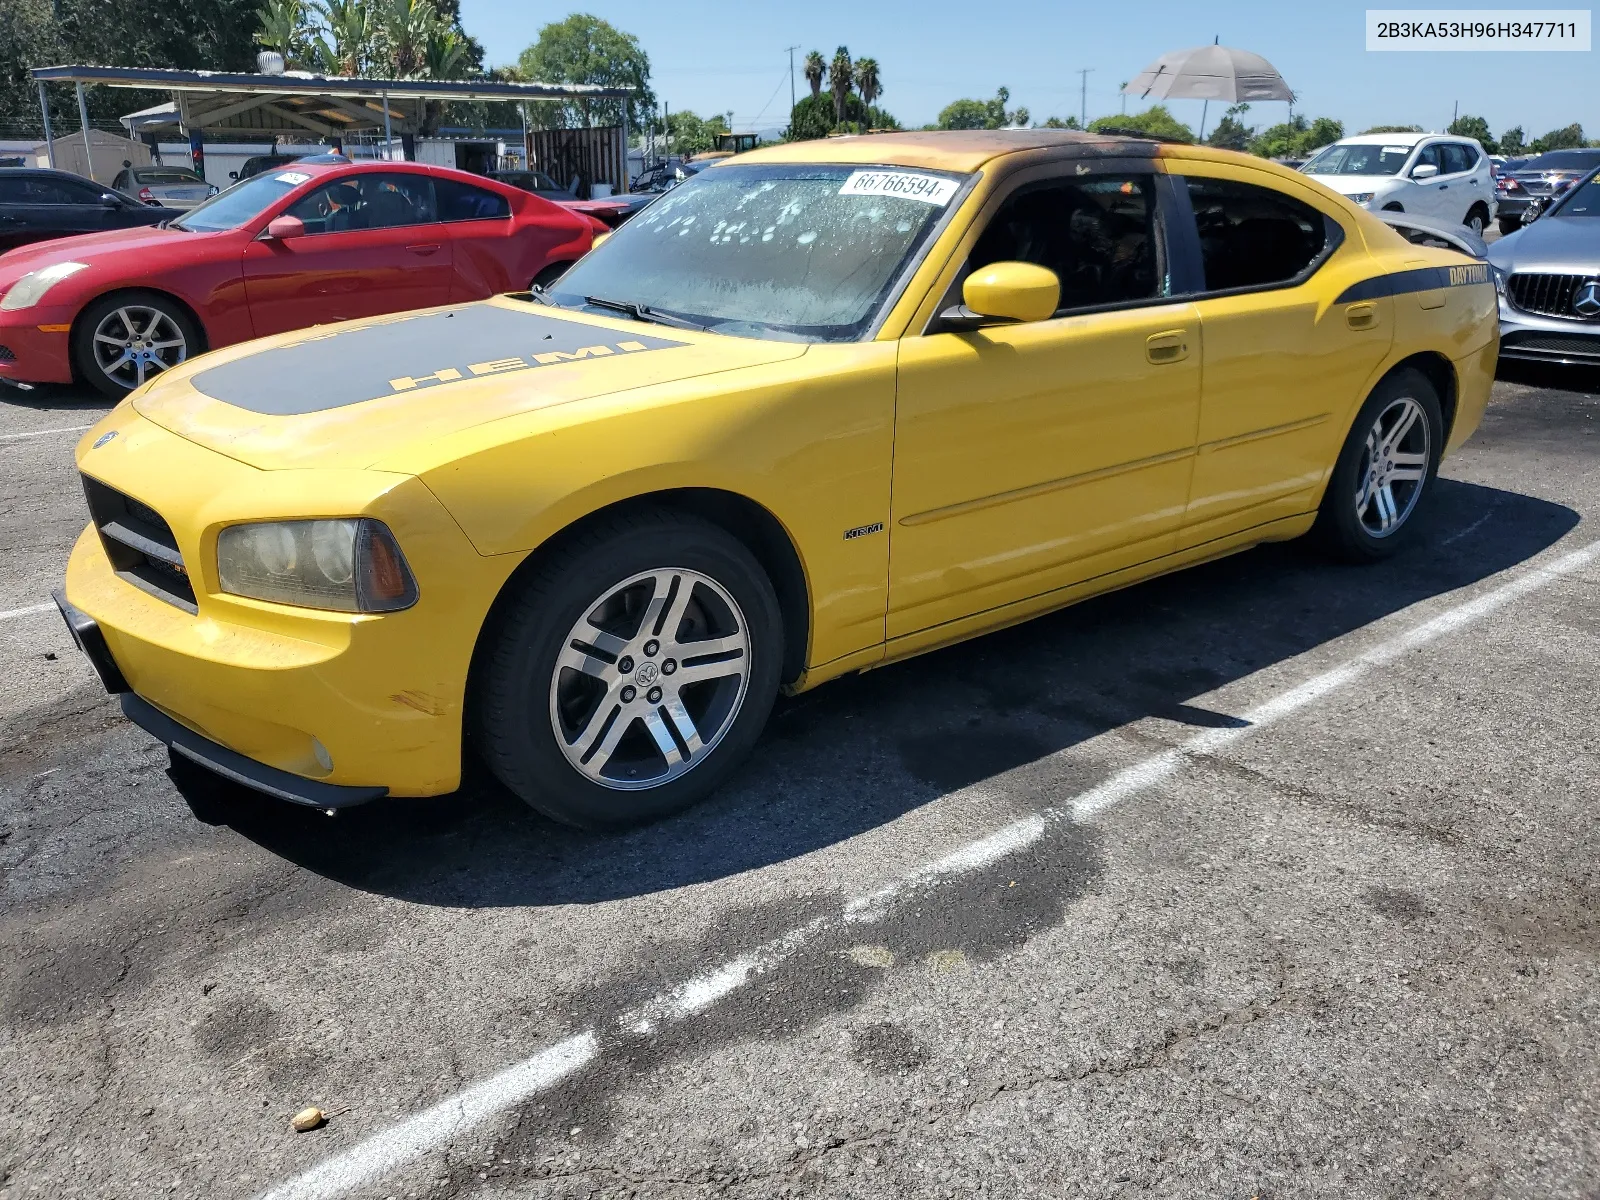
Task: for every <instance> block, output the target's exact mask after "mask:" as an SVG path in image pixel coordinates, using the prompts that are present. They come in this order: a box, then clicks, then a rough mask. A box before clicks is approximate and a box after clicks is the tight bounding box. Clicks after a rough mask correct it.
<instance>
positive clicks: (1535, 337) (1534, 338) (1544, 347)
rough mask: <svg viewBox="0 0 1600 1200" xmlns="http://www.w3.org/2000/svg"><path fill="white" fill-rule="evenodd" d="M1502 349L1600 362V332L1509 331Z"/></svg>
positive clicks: (1501, 346)
mask: <svg viewBox="0 0 1600 1200" xmlns="http://www.w3.org/2000/svg"><path fill="white" fill-rule="evenodd" d="M1500 349H1501V350H1502V351H1503V352H1504V353H1506V354H1511V355H1519V354H1527V355H1529V356H1530V357H1532V356H1540V357H1544V356H1549V357H1551V358H1588V359H1594V360H1595V361H1596V362H1600V333H1531V332H1516V333H1508V334H1506V336H1505V337H1504V338H1503V339H1502V340H1501V342H1500Z"/></svg>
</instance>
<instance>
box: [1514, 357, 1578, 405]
mask: <svg viewBox="0 0 1600 1200" xmlns="http://www.w3.org/2000/svg"><path fill="white" fill-rule="evenodd" d="M1495 378H1496V379H1502V380H1504V381H1505V382H1507V383H1519V384H1522V385H1524V386H1526V387H1536V388H1547V389H1549V390H1550V391H1552V392H1570V393H1573V394H1575V395H1579V396H1600V367H1571V366H1564V365H1562V364H1559V363H1542V362H1528V361H1525V360H1522V359H1515V358H1502V359H1501V360H1500V362H1499V365H1498V366H1496V368H1495Z"/></svg>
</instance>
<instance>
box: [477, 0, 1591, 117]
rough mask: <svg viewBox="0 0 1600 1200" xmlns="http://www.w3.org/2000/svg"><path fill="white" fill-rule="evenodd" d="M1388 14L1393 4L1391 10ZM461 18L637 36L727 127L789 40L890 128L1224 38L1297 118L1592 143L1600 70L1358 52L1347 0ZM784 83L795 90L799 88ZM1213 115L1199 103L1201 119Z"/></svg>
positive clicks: (507, 36)
mask: <svg viewBox="0 0 1600 1200" xmlns="http://www.w3.org/2000/svg"><path fill="white" fill-rule="evenodd" d="M1412 2H1413V3H1418V2H1422V0H1412ZM1499 2H1500V3H1502V4H1506V0H1499ZM1387 3H1389V4H1392V5H1393V6H1395V7H1399V3H1398V2H1397V0H1387ZM1435 3H1437V0H1435ZM461 7H462V19H463V23H464V24H465V26H466V28H467V29H468V31H469V32H471V33H472V34H473V35H474V36H475V37H477V38H478V39H479V40H480V41H482V42H483V43H484V46H485V47H486V49H487V51H488V59H489V62H490V63H494V64H498V63H503V62H510V61H513V60H515V58H516V57H517V55H518V54H519V53H520V52H521V51H522V49H523V47H524V46H526V45H528V44H529V43H530V42H532V41H534V40H536V39H537V37H538V34H539V29H540V27H541V26H542V25H544V24H545V23H546V22H549V21H552V20H559V19H561V18H562V17H564V16H566V15H567V13H569V12H571V11H588V12H593V13H595V14H596V15H598V16H601V17H604V18H605V19H606V20H608V21H610V22H611V23H612V24H614V25H616V26H618V27H619V28H621V29H624V30H626V31H628V32H629V33H632V34H634V35H635V36H636V37H638V38H639V40H640V41H641V42H642V43H643V45H644V47H645V49H646V51H647V52H648V53H649V55H650V61H651V64H652V74H653V80H654V84H655V89H656V92H657V95H658V96H660V97H661V98H662V99H664V100H666V101H667V103H668V104H670V105H671V106H672V107H673V108H674V109H678V108H689V109H693V110H694V111H696V112H698V113H700V114H702V115H705V114H707V113H711V112H723V111H727V110H729V109H732V110H733V112H734V124H735V127H736V128H764V127H767V126H774V125H776V126H781V125H783V124H784V123H785V121H786V119H787V113H788V106H789V69H788V56H787V55H786V54H785V53H784V47H785V46H789V45H794V44H799V45H800V47H801V49H800V51H797V52H796V56H795V57H796V64H797V73H798V62H799V59H800V57H801V55H802V54H803V53H804V52H805V51H806V50H811V49H818V50H821V51H822V52H823V53H824V54H825V55H829V56H831V54H832V52H833V49H834V47H835V46H837V45H839V44H840V43H841V42H842V43H844V44H846V45H848V46H849V48H850V51H851V53H852V54H853V55H855V56H857V57H859V56H861V55H864V54H870V55H872V56H873V57H875V58H876V59H877V60H878V62H879V64H880V66H881V69H882V73H883V79H884V95H883V98H882V100H881V101H880V103H881V104H882V105H883V106H884V107H885V108H887V109H888V110H889V111H890V112H892V113H894V114H895V116H896V117H898V118H899V119H900V121H901V122H902V123H903V124H906V125H921V124H924V123H926V122H929V121H932V120H933V119H934V117H935V116H936V115H937V113H938V111H939V109H940V108H942V107H943V106H944V105H945V104H947V103H948V102H949V101H951V100H953V99H956V98H957V97H960V96H973V97H985V96H990V95H993V93H994V90H995V88H996V87H998V86H1000V85H1002V84H1003V85H1005V86H1007V87H1009V88H1010V89H1011V99H1012V103H1013V104H1022V105H1026V106H1027V107H1028V108H1029V109H1030V110H1031V112H1032V115H1033V119H1034V120H1036V121H1039V120H1043V119H1044V118H1045V117H1047V116H1051V115H1056V116H1062V117H1065V116H1068V115H1070V114H1075V113H1077V112H1078V109H1079V80H1078V75H1077V70H1078V68H1080V67H1092V68H1093V71H1092V72H1091V74H1090V75H1089V77H1088V89H1089V94H1088V109H1089V116H1090V117H1091V118H1092V117H1095V116H1099V115H1103V114H1105V113H1110V112H1117V111H1119V110H1120V108H1121V104H1122V97H1121V96H1120V95H1119V94H1118V92H1117V87H1118V84H1119V83H1120V82H1122V81H1123V80H1126V79H1130V78H1132V77H1133V76H1134V75H1135V74H1137V73H1138V71H1139V70H1140V69H1141V68H1142V67H1144V66H1145V65H1146V64H1147V63H1148V62H1149V61H1150V60H1151V59H1154V58H1155V57H1156V56H1158V55H1159V54H1161V53H1162V52H1164V51H1167V50H1174V49H1180V48H1182V47H1185V46H1193V45H1200V44H1202V43H1206V42H1210V41H1211V40H1212V38H1213V37H1215V36H1217V35H1221V38H1222V42H1223V44H1224V45H1230V46H1238V47H1241V48H1244V49H1248V50H1253V51H1255V52H1256V53H1258V54H1262V55H1265V56H1266V57H1267V58H1268V59H1269V60H1270V61H1271V62H1272V63H1273V64H1274V65H1275V66H1276V67H1277V68H1278V70H1279V71H1280V72H1281V73H1282V74H1283V76H1284V78H1285V79H1287V80H1288V81H1289V86H1290V87H1292V88H1294V89H1295V90H1296V91H1297V92H1298V93H1299V94H1300V96H1301V101H1300V105H1299V106H1298V107H1299V108H1300V110H1301V111H1304V112H1305V113H1307V114H1308V115H1311V116H1321V115H1327V116H1333V117H1337V118H1339V119H1340V120H1342V121H1344V123H1345V127H1346V129H1347V130H1348V131H1350V132H1352V133H1353V132H1355V131H1356V130H1359V129H1363V128H1366V127H1367V126H1369V125H1376V124H1380V123H1381V124H1418V125H1421V126H1423V127H1424V128H1426V129H1442V128H1444V126H1445V125H1447V124H1448V123H1449V121H1450V115H1451V111H1452V108H1453V106H1454V104H1455V102H1456V101H1458V100H1459V101H1460V103H1461V110H1462V111H1463V112H1470V113H1476V114H1477V115H1480V116H1483V117H1485V118H1487V119H1488V121H1489V126H1490V128H1491V129H1492V130H1493V131H1494V132H1495V133H1496V134H1498V133H1499V132H1500V131H1501V130H1502V129H1504V128H1506V127H1507V126H1510V125H1518V124H1520V125H1521V126H1522V127H1523V129H1524V130H1525V132H1526V133H1527V135H1528V136H1529V137H1530V138H1532V137H1535V136H1537V135H1538V134H1540V133H1543V132H1545V131H1546V130H1548V129H1551V128H1554V127H1556V126H1560V125H1566V124H1569V123H1570V122H1572V121H1578V122H1581V123H1582V124H1583V126H1584V128H1585V129H1586V130H1587V131H1588V134H1589V136H1590V137H1591V138H1595V137H1600V99H1597V97H1600V86H1597V84H1600V62H1597V61H1596V54H1595V52H1594V51H1590V52H1588V53H1534V52H1524V53H1471V54H1456V53H1368V51H1367V50H1366V44H1365V43H1366V39H1365V33H1364V25H1363V13H1364V11H1365V9H1366V7H1367V5H1366V4H1363V3H1350V2H1349V0H1323V2H1321V3H1304V2H1297V0H1275V2H1272V3H1265V2H1261V0H1234V2H1232V3H1228V4H1213V5H1201V4H1195V3H1177V2H1171V0H1141V2H1139V3H1118V2H1117V0H1109V2H1105V0H1102V2H1099V3H1093V4H1089V3H1082V2H1081V0H1080V2H1068V0H1006V2H1005V3H997V2H994V0H989V2H987V3H972V2H971V0H967V2H965V3H955V2H954V0H918V2H917V3H889V2H884V0H880V2H879V3H875V4H874V3H862V2H860V0H856V2H854V3H843V2H841V0H802V2H800V3H794V4H782V5H779V4H770V3H761V2H754V3H752V2H750V0H743V2H741V3H730V2H722V3H717V2H710V0H707V2H699V3H696V2H691V0H605V2H603V3H594V4H590V5H587V6H584V7H581V8H576V9H574V8H572V7H566V6H560V5H557V6H550V5H547V4H531V3H528V0H462V5H461ZM1439 7H1441V8H1442V7H1446V6H1445V5H1443V4H1439ZM1463 7H1464V6H1463ZM1507 7H1524V8H1527V7H1533V6H1532V5H1520V6H1519V5H1515V4H1509V5H1507ZM1450 11H1452V12H1455V11H1459V10H1458V9H1452V10H1450ZM796 86H797V88H798V89H799V90H800V92H801V94H804V91H805V80H804V79H803V78H797V83H796ZM1129 103H1130V104H1133V103H1134V101H1133V100H1132V99H1131V98H1130V100H1129ZM1172 107H1173V109H1174V111H1175V112H1176V113H1177V115H1178V117H1179V118H1180V119H1181V120H1184V121H1187V122H1188V123H1189V124H1190V125H1191V126H1196V125H1198V123H1199V119H1200V102H1199V101H1198V100H1192V101H1177V102H1174V103H1173V105H1172ZM1130 111H1133V110H1132V109H1131V108H1130ZM1286 111H1287V109H1286V106H1285V105H1283V104H1281V103H1277V104H1259V105H1257V106H1255V108H1254V109H1253V110H1252V111H1251V113H1250V115H1249V117H1248V118H1247V119H1248V120H1250V121H1251V122H1253V123H1259V124H1272V123H1275V122H1277V121H1281V120H1283V119H1284V116H1285V114H1286ZM1219 115H1220V114H1219V113H1218V112H1217V111H1216V106H1215V105H1213V106H1212V112H1211V114H1210V120H1211V121H1212V122H1214V121H1215V120H1216V119H1217V117H1218V116H1219Z"/></svg>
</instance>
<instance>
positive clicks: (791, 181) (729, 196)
mask: <svg viewBox="0 0 1600 1200" xmlns="http://www.w3.org/2000/svg"><path fill="white" fill-rule="evenodd" d="M959 187H960V181H959V179H958V178H957V177H955V176H951V175H946V174H935V173H932V172H925V171H906V170H900V169H897V168H876V167H873V168H865V169H863V168H859V167H845V166H818V165H811V164H804V165H801V164H785V165H775V166H753V165H746V166H728V167H718V168H716V169H715V170H712V171H705V172H703V173H701V174H698V175H696V176H694V177H693V178H691V179H689V180H688V181H686V182H685V183H683V184H682V185H681V186H679V187H676V188H674V189H673V190H672V191H670V192H668V193H667V194H666V195H665V196H663V197H662V198H661V199H660V200H657V201H656V202H655V203H653V204H651V205H650V206H649V207H647V208H645V209H644V210H643V211H642V212H641V213H640V214H639V215H638V216H637V217H635V218H633V220H631V221H629V222H628V223H627V224H626V225H624V226H622V227H621V228H620V229H618V230H617V232H616V233H614V234H612V235H611V237H610V238H609V239H608V240H607V241H606V243H605V244H604V245H602V246H601V247H599V248H598V249H596V250H594V251H591V252H590V253H589V254H588V255H587V256H585V257H584V258H581V259H579V260H578V263H577V265H576V266H574V267H573V268H572V269H571V270H570V271H568V272H567V273H566V274H565V275H563V276H562V277H561V280H560V282H559V283H557V284H556V285H555V287H554V289H553V291H554V296H553V298H554V300H555V301H556V303H558V304H561V305H564V306H567V307H583V306H584V305H585V297H590V296H593V297H599V298H601V299H605V300H612V301H622V302H625V303H629V304H638V305H643V306H645V307H647V308H654V309H659V310H662V311H663V312H667V313H670V314H673V315H675V316H678V317H683V318H686V319H688V320H690V321H693V322H695V323H696V324H700V325H704V326H706V327H708V328H710V329H712V330H715V331H716V332H718V333H727V334H733V335H735V336H738V337H755V338H774V339H782V340H790V341H807V342H835V341H851V340H854V339H855V338H858V337H860V336H861V335H862V333H864V332H865V331H866V328H867V326H868V325H869V324H870V323H871V320H872V318H873V316H874V315H875V314H876V313H877V311H878V309H879V307H880V305H881V304H882V303H883V301H884V300H885V298H886V297H887V295H888V293H889V289H890V287H891V286H892V285H893V283H894V280H895V278H896V277H897V276H898V275H899V273H900V270H901V268H902V267H903V266H904V265H905V263H906V262H907V261H909V259H910V258H911V257H912V256H913V255H914V254H915V253H916V251H917V249H918V247H919V246H920V245H921V244H922V242H923V240H924V239H925V238H926V237H927V235H928V231H929V230H931V229H932V228H933V226H934V224H935V223H936V222H937V221H938V219H939V217H940V216H941V215H942V214H943V213H944V211H945V209H946V207H947V206H948V205H949V204H950V202H951V201H952V199H954V197H955V194H956V192H957V190H958V189H959ZM602 311H608V310H602Z"/></svg>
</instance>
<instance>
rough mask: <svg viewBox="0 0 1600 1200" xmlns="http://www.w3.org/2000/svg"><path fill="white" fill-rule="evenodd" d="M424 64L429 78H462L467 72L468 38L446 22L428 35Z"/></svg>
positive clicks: (441, 23)
mask: <svg viewBox="0 0 1600 1200" xmlns="http://www.w3.org/2000/svg"><path fill="white" fill-rule="evenodd" d="M423 60H424V61H423V66H424V68H425V69H426V70H427V73H428V78H429V79H460V78H461V77H462V75H464V74H466V67H467V39H466V38H465V37H463V36H462V34H461V32H460V30H457V29H455V28H453V27H451V26H449V25H446V24H445V23H444V22H442V21H441V22H440V23H439V27H438V28H437V29H435V30H434V31H433V32H432V33H431V34H429V35H428V45H427V48H426V50H425V51H424V54H423Z"/></svg>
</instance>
